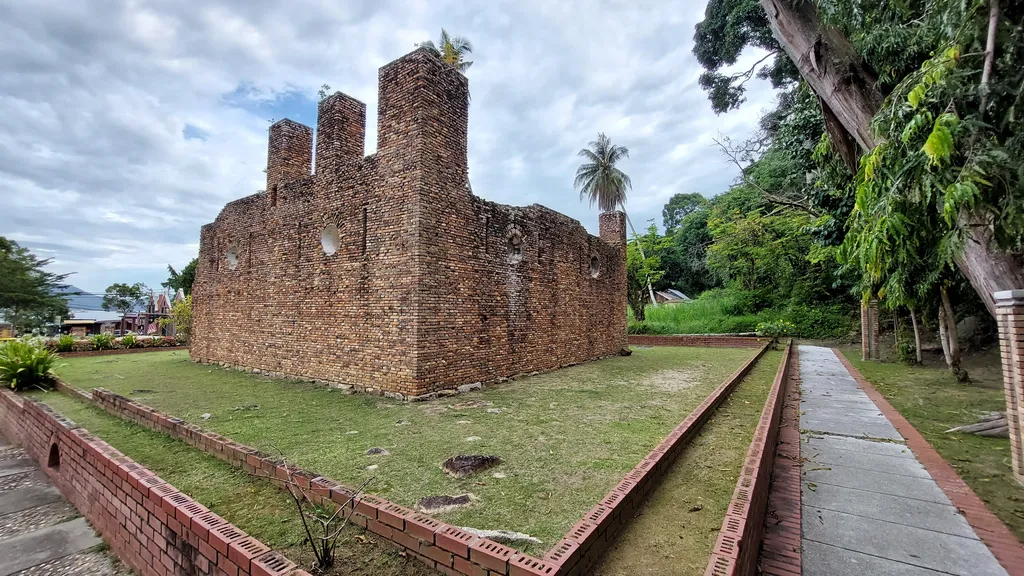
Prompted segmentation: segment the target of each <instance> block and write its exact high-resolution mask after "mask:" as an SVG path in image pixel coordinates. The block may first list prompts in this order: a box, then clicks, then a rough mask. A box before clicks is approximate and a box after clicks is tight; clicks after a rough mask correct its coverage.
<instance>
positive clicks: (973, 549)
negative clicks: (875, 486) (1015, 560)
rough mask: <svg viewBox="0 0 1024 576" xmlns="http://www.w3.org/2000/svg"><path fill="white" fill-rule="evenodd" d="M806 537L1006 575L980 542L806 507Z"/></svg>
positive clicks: (979, 575)
mask: <svg viewBox="0 0 1024 576" xmlns="http://www.w3.org/2000/svg"><path fill="white" fill-rule="evenodd" d="M803 531H804V539H806V540H811V541H814V542H820V543H822V544H829V545H831V546H835V547H838V548H845V549H847V550H854V551H857V552H861V553H863V554H868V555H871V556H877V557H880V558H887V559H889V560H895V561H897V562H903V563H904V564H913V565H916V566H920V567H923V568H928V569H931V570H936V571H939V572H946V573H948V574H956V575H958V576H1005V575H1006V571H1005V570H1003V568H1002V567H1001V566H1000V565H999V563H998V562H997V561H996V559H995V556H993V555H992V552H990V551H989V549H988V548H987V547H986V546H985V545H984V544H982V543H981V541H980V540H974V539H970V538H962V537H960V536H952V535H949V534H942V533H939V532H933V531H931V530H925V529H922V528H915V527H912V526H905V525H902V524H892V523H890V522H883V521H881V520H875V519H873V518H866V517H864V516H854V515H852V514H844V513H842V512H833V511H831V510H819V509H817V508H812V507H809V506H804V510H803Z"/></svg>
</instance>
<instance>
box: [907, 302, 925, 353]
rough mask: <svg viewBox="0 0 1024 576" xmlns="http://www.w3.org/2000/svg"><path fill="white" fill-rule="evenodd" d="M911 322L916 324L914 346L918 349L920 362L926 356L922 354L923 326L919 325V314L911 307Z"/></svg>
mask: <svg viewBox="0 0 1024 576" xmlns="http://www.w3.org/2000/svg"><path fill="white" fill-rule="evenodd" d="M910 323H911V324H913V325H914V348H915V350H916V351H917V363H918V364H920V363H921V362H922V361H923V360H924V358H923V357H922V356H921V327H920V326H918V325H917V314H916V313H915V312H914V309H913V308H911V309H910Z"/></svg>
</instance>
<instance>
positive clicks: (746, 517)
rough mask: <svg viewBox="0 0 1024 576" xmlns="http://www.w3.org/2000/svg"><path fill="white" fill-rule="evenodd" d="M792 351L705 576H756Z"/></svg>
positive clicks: (750, 450) (759, 427)
mask: <svg viewBox="0 0 1024 576" xmlns="http://www.w3.org/2000/svg"><path fill="white" fill-rule="evenodd" d="M792 350H793V341H792V340H790V341H789V344H788V345H787V346H786V351H785V353H784V355H783V358H782V362H781V363H780V364H779V370H778V372H776V373H775V380H774V381H773V382H772V387H771V390H770V391H769V392H768V398H767V400H765V404H764V408H763V409H762V410H761V419H760V421H759V422H758V424H757V428H756V430H755V431H754V439H753V440H752V441H751V442H750V448H748V449H747V457H746V459H745V460H744V462H743V471H742V472H741V473H740V478H739V480H738V481H737V482H736V488H735V490H734V491H733V495H732V501H731V502H730V503H729V509H728V512H726V515H725V520H724V521H723V522H722V529H721V530H720V531H719V532H718V541H717V542H715V548H714V551H713V552H712V554H711V559H710V561H709V562H708V567H707V570H706V571H705V573H704V574H705V576H734V575H735V576H754V575H755V574H757V558H758V554H759V552H760V550H761V539H762V537H763V536H764V519H765V514H766V513H767V509H768V488H769V486H770V485H771V479H772V468H773V465H774V462H775V444H776V441H777V440H778V437H779V424H780V422H781V419H782V407H783V404H784V402H785V399H784V398H783V396H782V394H783V393H784V391H785V389H786V383H787V379H788V376H789V368H790V357H791V354H792Z"/></svg>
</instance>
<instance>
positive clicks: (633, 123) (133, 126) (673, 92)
mask: <svg viewBox="0 0 1024 576" xmlns="http://www.w3.org/2000/svg"><path fill="white" fill-rule="evenodd" d="M703 12H704V2H701V1H694V0H678V1H676V2H665V1H660V0H650V1H648V0H625V1H604V2H600V1H598V0H593V1H589V0H586V1H584V0H580V1H577V2H551V1H549V0H511V1H502V0H495V1H489V2H478V1H476V0H466V1H461V2H459V1H445V0H433V1H430V2H427V1H421V0H405V1H401V2H389V1H386V0H383V1H381V0H289V1H287V2H282V1H272V0H194V1H193V0H181V1H174V2H172V1H161V0H120V1H118V0H80V1H75V2H69V1H67V0H32V1H31V2H27V1H25V0H0V14H3V16H2V17H0V109H2V110H3V114H0V197H2V198H3V202H2V203H0V206H3V207H4V209H3V210H0V235H5V236H7V237H9V238H12V239H14V240H17V241H18V242H19V243H21V244H23V245H25V246H28V247H30V248H31V249H33V250H34V251H35V252H36V253H38V254H39V255H40V256H43V257H49V258H53V260H54V263H53V265H52V269H53V270H55V271H59V272H74V273H75V274H74V275H73V276H72V277H71V279H70V280H69V281H70V282H71V283H73V284H74V285H76V286H78V287H80V288H83V289H85V290H88V291H97V292H99V291H102V290H103V289H104V288H105V287H106V286H107V285H109V284H111V283H113V282H129V283H131V282H145V283H146V284H148V285H149V286H151V287H155V288H159V284H160V282H161V281H163V280H165V279H166V277H167V274H166V265H167V264H168V263H170V264H173V265H174V266H175V267H178V268H180V267H181V266H183V265H184V264H186V263H187V262H188V261H189V260H190V259H191V258H192V257H194V256H196V254H197V252H198V241H199V227H200V226H201V225H203V224H205V223H207V222H210V221H212V220H213V219H214V218H215V217H216V215H217V213H218V211H219V210H220V208H221V207H222V206H223V205H224V204H225V203H226V202H228V201H230V200H233V199H235V198H240V197H242V196H247V195H249V194H252V193H254V192H256V191H257V190H259V189H261V188H263V187H264V183H265V175H264V174H263V172H262V170H263V168H264V167H265V165H266V131H267V127H268V125H269V123H268V122H269V120H270V119H281V118H285V117H288V118H292V119H293V120H296V121H299V122H302V123H304V124H309V125H313V126H315V124H316V100H317V95H316V93H317V89H318V88H319V87H320V86H321V85H322V84H328V85H330V86H331V87H332V89H335V90H341V91H343V92H346V93H348V94H350V95H352V96H354V97H356V98H358V99H360V100H362V101H364V102H366V103H367V105H368V111H367V116H368V122H367V124H368V126H367V140H366V141H367V152H368V153H369V152H372V151H373V150H374V149H375V148H376V130H375V127H376V114H377V93H376V92H377V68H379V67H380V66H382V65H384V64H386V63H387V62H390V61H391V60H394V59H395V58H398V57H400V56H402V55H403V54H405V53H406V52H409V51H410V50H412V49H413V47H414V44H415V43H417V42H419V41H422V40H425V39H436V37H437V36H438V34H439V31H440V29H441V27H442V26H444V27H446V28H447V29H448V30H449V31H450V32H452V33H455V34H460V35H464V36H467V37H469V38H470V39H471V40H472V42H473V47H474V54H473V57H472V60H473V61H474V64H473V67H472V68H471V69H470V70H469V72H468V74H467V75H468V77H469V81H470V90H471V92H472V103H471V107H470V135H469V164H470V178H471V180H472V183H473V190H474V192H475V193H476V194H478V195H480V196H483V197H485V198H487V199H490V200H494V201H498V202H503V203H507V204H518V205H526V204H532V203H540V204H544V205H546V206H549V207H551V208H553V209H555V210H558V211H561V212H564V213H566V214H569V215H570V216H572V217H574V218H576V219H578V220H580V221H581V222H582V223H583V224H584V225H585V226H586V227H587V228H589V229H590V230H591V231H593V232H596V229H597V211H596V210H595V209H591V208H590V207H589V206H587V205H586V204H585V203H581V202H580V201H579V197H578V194H576V193H575V192H574V191H573V188H572V178H573V174H574V172H575V169H576V167H577V166H578V164H579V160H578V158H577V157H576V152H577V151H578V150H579V149H580V148H581V147H583V146H585V145H586V143H587V142H588V141H590V140H593V139H594V137H595V136H596V135H597V132H598V131H604V132H605V133H607V134H608V135H609V136H610V137H611V138H612V140H613V141H614V142H616V143H618V144H622V145H625V146H627V147H629V149H630V153H631V154H630V159H629V160H627V161H626V162H625V163H624V164H623V165H622V168H623V169H624V170H625V171H626V172H627V173H628V174H629V175H630V176H631V177H632V180H633V186H634V189H633V191H632V193H631V195H630V197H629V202H628V204H627V208H628V210H629V212H630V215H631V217H632V219H633V221H634V222H635V223H636V224H637V225H638V226H639V225H640V224H642V223H644V222H645V221H647V220H648V219H650V218H656V219H657V222H658V223H659V224H660V222H661V208H662V206H663V205H664V203H665V202H666V201H667V200H668V198H669V197H670V196H671V195H673V194H675V193H677V192H700V193H702V194H704V195H706V196H713V195H715V194H718V193H720V192H722V191H724V190H725V189H726V188H727V187H728V186H729V184H730V183H731V182H732V181H733V180H734V178H735V177H736V170H735V169H734V168H733V167H732V166H730V165H729V164H728V163H727V162H726V161H725V160H724V159H723V158H722V157H721V155H720V154H719V153H718V152H717V151H716V150H715V149H714V148H713V147H712V142H711V139H712V138H714V137H716V136H717V135H718V134H725V135H728V136H731V137H733V138H743V137H745V136H746V135H748V134H749V133H750V132H751V130H752V129H753V127H754V125H755V123H756V120H757V118H758V116H759V114H760V113H761V111H762V110H764V109H765V108H768V107H770V106H771V104H772V101H773V98H774V96H773V94H772V93H771V90H770V89H769V88H768V86H766V85H765V84H763V83H756V84H752V85H751V86H750V91H749V93H748V103H747V104H746V105H745V106H744V107H743V108H741V110H740V111H738V112H733V113H730V114H728V115H725V116H715V115H714V114H713V113H712V112H711V109H710V106H709V104H708V102H707V99H706V97H705V94H704V92H703V91H702V90H701V89H700V86H699V85H698V84H697V78H698V76H699V75H700V72H701V69H700V66H699V65H698V64H697V62H696V60H695V59H694V57H693V55H692V53H691V50H692V48H693V27H694V25H695V24H696V23H697V22H698V21H700V20H701V19H702V16H703ZM748 56H749V58H751V59H756V58H757V56H758V55H756V54H751V55H748ZM740 64H741V65H742V62H741V63H740Z"/></svg>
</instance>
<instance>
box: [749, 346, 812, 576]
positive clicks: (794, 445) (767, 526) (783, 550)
mask: <svg viewBox="0 0 1024 576" xmlns="http://www.w3.org/2000/svg"><path fill="white" fill-rule="evenodd" d="M786 380H787V382H786V391H785V404H784V406H783V409H782V410H783V412H782V422H781V423H780V425H779V440H778V442H777V443H776V448H775V463H774V465H773V466H772V481H771V487H770V488H769V491H768V513H767V514H765V517H764V538H763V540H762V542H761V557H760V559H759V560H758V568H759V569H760V571H761V574H764V575H765V576H800V574H801V573H802V572H803V542H802V538H803V495H802V493H801V480H802V473H803V465H802V464H801V459H800V353H799V349H798V347H795V346H794V347H793V349H792V353H791V355H790V368H789V377H788V378H787V379H786Z"/></svg>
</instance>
